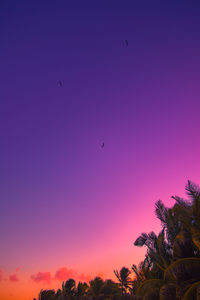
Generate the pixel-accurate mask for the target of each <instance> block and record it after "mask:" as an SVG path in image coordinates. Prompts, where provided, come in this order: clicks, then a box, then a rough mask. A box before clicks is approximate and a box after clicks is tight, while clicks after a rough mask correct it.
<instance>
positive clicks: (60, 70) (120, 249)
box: [0, 0, 200, 300]
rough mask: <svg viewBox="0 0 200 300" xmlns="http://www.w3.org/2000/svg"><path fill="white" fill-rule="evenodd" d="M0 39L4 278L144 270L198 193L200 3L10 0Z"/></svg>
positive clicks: (0, 7) (0, 15)
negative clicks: (147, 246)
mask: <svg viewBox="0 0 200 300" xmlns="http://www.w3.org/2000/svg"><path fill="white" fill-rule="evenodd" d="M0 37H1V41H0V44H1V46H0V203H1V209H0V245H1V246H0V269H1V270H2V272H4V270H5V274H7V275H5V276H7V277H8V278H9V276H13V275H14V274H13V273H16V274H17V275H16V274H15V275H16V276H18V277H19V281H17V280H15V281H16V282H15V283H13V282H12V283H10V284H12V285H13V284H15V285H16V286H17V284H19V285H20V282H22V279H20V274H21V276H22V277H21V278H23V280H27V285H28V284H29V286H30V287H31V284H36V283H32V282H31V278H33V277H31V276H33V274H37V273H38V272H47V271H48V272H52V274H54V273H55V272H56V270H58V269H59V268H60V267H64V266H65V267H67V268H72V269H74V270H76V271H77V272H80V273H84V274H86V275H91V274H92V275H93V274H94V275H95V274H97V273H98V272H102V273H104V274H105V277H109V276H112V274H113V269H115V268H120V267H122V266H123V265H126V266H128V267H131V265H132V264H133V263H138V262H139V261H140V260H142V259H143V257H144V253H145V252H144V250H143V249H138V248H137V249H135V248H136V247H134V246H133V242H134V240H135V239H136V238H137V237H138V236H139V234H140V233H141V232H142V231H147V232H149V231H151V230H155V231H156V232H157V231H158V230H159V228H160V227H159V222H158V221H157V220H156V219H155V216H154V203H155V201H157V200H158V199H159V198H161V199H162V200H163V201H164V202H165V203H166V205H172V204H173V201H172V200H170V196H171V195H173V194H179V195H181V196H182V195H184V185H185V184H186V181H187V180H188V179H191V180H192V181H194V182H196V183H199V170H200V138H199V131H200V118H199V115H200V2H199V1H189V0H188V1H177V0H174V1H149V0H148V1H147V0H145V1H133V0H132V1H109V0H106V1H104V0H103V1H80V0H79V1H66V0H65V1H64V0H63V1H62V0H58V1H9V0H8V1H2V2H1V4H0ZM125 40H128V46H127V45H126V43H125ZM58 81H62V86H60V85H59V84H58ZM103 142H104V144H105V146H104V148H101V144H102V143H103ZM16 268H19V271H17V272H16V271H15V270H16ZM6 272H7V273H6ZM20 272H21V273H20ZM92 275H91V276H92ZM11 278H15V277H11ZM15 279H16V278H15ZM20 280H21V281H20ZM7 284H8V283H7ZM53 286H54V285H53V284H52V287H53ZM30 289H31V288H30ZM0 290H1V282H0ZM20 291H21V290H20ZM18 293H19V290H18ZM16 295H17V292H16ZM16 295H15V300H16V299H17V296H16ZM30 295H31V296H30V299H31V297H32V294H31V292H30ZM28 296H29V295H26V296H24V297H25V298H24V299H29V298H28ZM35 296H37V295H35ZM5 297H7V298H6V300H7V299H12V296H9V295H6V296H5ZM13 297H14V296H13ZM19 299H20V300H21V299H22V298H20V296H19Z"/></svg>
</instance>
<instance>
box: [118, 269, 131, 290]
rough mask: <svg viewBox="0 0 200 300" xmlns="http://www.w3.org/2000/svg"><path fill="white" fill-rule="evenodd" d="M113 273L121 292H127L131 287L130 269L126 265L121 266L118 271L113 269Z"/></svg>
mask: <svg viewBox="0 0 200 300" xmlns="http://www.w3.org/2000/svg"><path fill="white" fill-rule="evenodd" d="M114 274H115V276H116V277H117V279H118V281H119V285H120V288H121V290H122V294H127V291H128V290H129V289H130V288H131V282H132V280H131V278H130V274H131V271H130V270H129V269H128V268H126V267H122V268H121V270H120V271H118V270H114Z"/></svg>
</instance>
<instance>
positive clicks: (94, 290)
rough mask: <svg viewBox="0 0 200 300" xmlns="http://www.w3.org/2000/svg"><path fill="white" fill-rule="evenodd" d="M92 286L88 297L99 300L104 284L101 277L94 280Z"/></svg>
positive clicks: (91, 281)
mask: <svg viewBox="0 0 200 300" xmlns="http://www.w3.org/2000/svg"><path fill="white" fill-rule="evenodd" d="M89 283H90V286H89V290H88V295H89V296H91V298H92V300H98V299H100V298H101V296H102V289H103V286H104V282H103V280H102V279H101V278H100V277H98V276H97V277H95V278H94V279H93V280H90V282H89Z"/></svg>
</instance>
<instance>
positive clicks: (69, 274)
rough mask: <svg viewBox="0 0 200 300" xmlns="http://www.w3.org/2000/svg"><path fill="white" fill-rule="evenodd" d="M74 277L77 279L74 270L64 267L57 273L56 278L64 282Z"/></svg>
mask: <svg viewBox="0 0 200 300" xmlns="http://www.w3.org/2000/svg"><path fill="white" fill-rule="evenodd" d="M74 277H76V272H75V271H74V270H72V269H68V268H66V267H62V268H60V269H58V270H57V271H56V273H55V277H54V278H55V279H58V280H61V281H63V280H67V279H69V278H74Z"/></svg>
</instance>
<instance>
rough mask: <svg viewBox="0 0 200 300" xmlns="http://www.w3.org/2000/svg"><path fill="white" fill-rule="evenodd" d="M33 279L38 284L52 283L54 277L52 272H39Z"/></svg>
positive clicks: (32, 276)
mask: <svg viewBox="0 0 200 300" xmlns="http://www.w3.org/2000/svg"><path fill="white" fill-rule="evenodd" d="M31 279H32V280H33V281H34V282H36V283H40V282H46V283H50V281H51V279H52V277H51V273H50V272H38V273H37V274H33V275H31Z"/></svg>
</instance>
